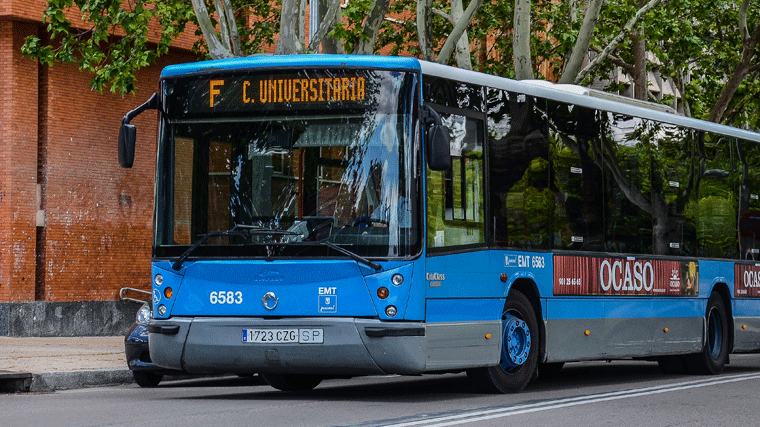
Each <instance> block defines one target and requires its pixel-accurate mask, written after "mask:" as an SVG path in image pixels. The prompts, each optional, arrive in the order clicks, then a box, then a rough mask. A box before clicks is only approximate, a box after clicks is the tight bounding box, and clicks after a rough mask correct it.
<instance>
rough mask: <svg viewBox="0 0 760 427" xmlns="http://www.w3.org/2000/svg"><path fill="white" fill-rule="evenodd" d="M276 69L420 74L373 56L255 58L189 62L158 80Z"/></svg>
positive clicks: (403, 61) (411, 66)
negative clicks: (350, 70)
mask: <svg viewBox="0 0 760 427" xmlns="http://www.w3.org/2000/svg"><path fill="white" fill-rule="evenodd" d="M267 67H277V68H279V69H287V68H308V67H342V68H352V67H357V68H380V69H394V70H400V69H406V70H412V71H418V72H419V71H420V61H419V60H417V59H415V58H404V57H391V56H372V55H316V54H315V55H255V56H247V57H243V58H230V59H219V60H214V61H201V62H190V63H187V64H178V65H170V66H168V67H166V68H164V70H163V71H162V72H161V78H162V79H164V78H168V77H176V76H180V75H192V74H205V73H215V72H220V71H222V72H224V71H244V70H251V69H256V68H267Z"/></svg>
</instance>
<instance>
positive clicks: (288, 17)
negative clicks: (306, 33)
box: [193, 0, 303, 55]
mask: <svg viewBox="0 0 760 427" xmlns="http://www.w3.org/2000/svg"><path fill="white" fill-rule="evenodd" d="M193 1H202V0H193ZM298 5H299V1H298V0H282V11H281V14H280V38H279V39H278V40H277V47H276V48H275V49H274V54H275V55H292V54H295V53H302V52H303V43H301V41H300V40H299V39H298V33H299V31H298V28H296V27H298V21H299V19H298V16H299V7H298Z"/></svg>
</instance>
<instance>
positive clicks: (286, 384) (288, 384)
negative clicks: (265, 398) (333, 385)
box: [261, 374, 322, 391]
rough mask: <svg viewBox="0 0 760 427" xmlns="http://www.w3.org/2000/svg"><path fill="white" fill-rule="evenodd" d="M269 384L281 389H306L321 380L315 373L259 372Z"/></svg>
mask: <svg viewBox="0 0 760 427" xmlns="http://www.w3.org/2000/svg"><path fill="white" fill-rule="evenodd" d="M261 376H262V377H263V378H264V381H266V382H267V383H269V385H270V386H272V387H274V388H276V389H277V390H282V391H308V390H311V389H313V388H314V387H316V386H318V385H319V383H321V382H322V377H320V376H317V375H299V374H261Z"/></svg>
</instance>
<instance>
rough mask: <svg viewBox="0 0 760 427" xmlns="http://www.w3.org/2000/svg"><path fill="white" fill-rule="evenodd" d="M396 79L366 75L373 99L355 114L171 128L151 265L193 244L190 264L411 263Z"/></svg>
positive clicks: (323, 111) (406, 158) (414, 222)
mask: <svg viewBox="0 0 760 427" xmlns="http://www.w3.org/2000/svg"><path fill="white" fill-rule="evenodd" d="M396 74H398V76H395V77H394V76H392V75H391V74H390V73H379V72H374V73H365V74H364V77H365V78H366V80H367V82H368V87H369V88H371V89H372V91H369V90H368V91H367V93H368V94H370V93H371V94H372V95H371V98H370V99H365V100H363V102H362V105H360V106H359V107H356V106H353V107H352V108H346V105H345V103H341V104H340V105H339V106H338V107H332V108H331V105H330V104H329V103H323V105H322V107H324V108H303V107H301V108H292V107H293V105H292V104H282V105H279V106H276V107H274V108H268V109H266V110H261V111H256V110H253V111H251V110H250V109H249V110H248V111H247V112H246V111H243V112H245V113H247V114H241V111H239V110H238V111H232V110H230V109H227V110H226V111H225V112H224V116H222V117H201V116H200V115H198V116H197V117H187V118H186V117H179V118H178V119H174V120H172V118H171V117H168V120H166V121H165V123H164V129H163V138H162V139H163V146H162V147H161V151H160V155H159V179H158V185H159V188H158V195H159V197H158V198H157V202H156V205H157V206H156V209H157V215H156V218H157V223H156V241H155V254H156V256H158V257H161V256H177V255H178V254H181V253H183V252H184V251H185V250H186V249H187V248H188V247H189V246H190V245H193V243H196V242H199V241H200V239H203V242H202V243H203V244H202V245H199V247H198V248H194V249H193V250H192V252H193V255H192V256H198V257H204V256H205V257H217V258H218V257H254V258H255V257H268V258H271V257H273V256H282V257H299V256H300V257H308V256H326V255H329V256H345V255H341V252H339V251H331V250H330V248H331V247H332V248H334V247H335V246H336V245H337V246H340V247H341V248H343V249H346V250H348V251H350V253H352V254H356V255H359V256H364V257H382V258H390V257H403V256H409V255H412V254H413V253H415V252H416V251H418V250H419V241H420V232H419V224H418V223H419V220H418V218H417V217H418V214H417V212H418V203H419V201H418V200H417V199H418V198H417V196H416V191H414V188H415V185H414V183H413V177H414V174H413V173H412V171H413V170H414V169H413V168H414V162H413V156H412V152H413V150H412V147H411V146H412V144H413V141H414V138H413V133H412V123H413V122H412V120H411V117H412V116H411V108H412V104H411V102H410V101H409V99H411V98H410V96H411V95H410V93H408V92H409V91H410V90H411V86H413V85H410V84H408V83H407V84H404V82H405V80H408V79H404V75H403V74H401V73H396ZM394 82H395V83H394ZM389 83H390V84H389ZM404 91H406V93H403V92H404ZM367 96H369V95H367ZM184 99H187V98H184ZM275 99H276V97H275ZM180 101H182V99H178V100H177V102H180ZM171 107H172V106H171V105H170V108H168V110H169V111H170V112H171V111H172V108H171ZM174 107H175V109H176V106H174ZM259 107H261V106H259ZM299 107H300V106H299ZM286 108H287V110H286ZM181 111H182V112H186V111H187V109H184V110H181ZM207 116H213V113H208V114H207ZM231 230H235V231H236V232H229V231H231ZM241 230H256V232H252V233H245V232H240V231H241ZM266 230H272V231H273V232H272V233H266V232H265V231H266ZM225 231H228V233H226V234H225V233H224V232H225ZM262 231H264V232H262ZM325 243H327V244H325Z"/></svg>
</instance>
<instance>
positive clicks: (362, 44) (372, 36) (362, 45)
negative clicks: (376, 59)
mask: <svg viewBox="0 0 760 427" xmlns="http://www.w3.org/2000/svg"><path fill="white" fill-rule="evenodd" d="M390 4H391V0H374V1H373V2H372V7H371V8H370V11H369V14H368V15H367V19H365V20H364V25H363V26H362V37H361V38H360V40H359V43H357V45H356V47H355V48H354V53H355V54H357V55H371V54H372V52H373V51H374V50H375V42H376V41H377V33H378V31H380V25H382V23H383V18H385V15H386V14H387V13H388V8H389V7H390Z"/></svg>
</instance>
